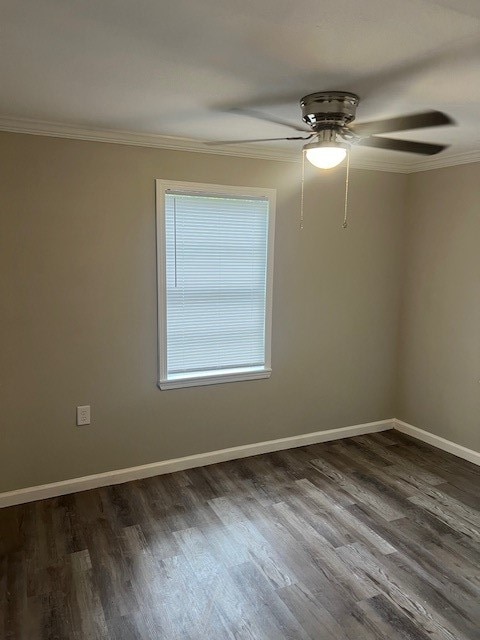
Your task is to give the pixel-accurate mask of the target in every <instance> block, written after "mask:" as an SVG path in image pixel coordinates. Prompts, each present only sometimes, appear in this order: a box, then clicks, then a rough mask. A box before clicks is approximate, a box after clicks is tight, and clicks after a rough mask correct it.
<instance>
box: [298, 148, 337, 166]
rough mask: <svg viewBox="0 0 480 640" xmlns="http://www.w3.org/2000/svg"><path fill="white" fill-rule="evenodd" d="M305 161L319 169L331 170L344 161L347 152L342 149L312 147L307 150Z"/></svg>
mask: <svg viewBox="0 0 480 640" xmlns="http://www.w3.org/2000/svg"><path fill="white" fill-rule="evenodd" d="M306 153H307V160H308V161H309V162H311V163H312V164H313V165H314V166H315V167H318V168H319V169H332V168H333V167H336V166H337V165H338V164H340V163H341V162H342V160H345V157H346V155H347V150H346V149H344V148H343V147H327V146H325V147H324V146H322V147H313V148H311V149H307V152H306Z"/></svg>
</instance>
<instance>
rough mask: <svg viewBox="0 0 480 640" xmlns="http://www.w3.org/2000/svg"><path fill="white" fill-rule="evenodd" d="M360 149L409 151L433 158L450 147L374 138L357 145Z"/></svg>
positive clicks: (361, 141) (366, 139)
mask: <svg viewBox="0 0 480 640" xmlns="http://www.w3.org/2000/svg"><path fill="white" fill-rule="evenodd" d="M356 146H360V147H375V148H377V149H388V150H390V151H407V152H408V153H418V154H421V155H423V156H433V155H435V154H436V153H440V151H443V150H444V149H447V148H448V147H449V145H448V144H430V143H429V142H414V141H413V140H397V139H395V138H380V137H378V138H377V137H376V136H373V137H371V138H365V139H364V140H360V141H359V142H357V143H356Z"/></svg>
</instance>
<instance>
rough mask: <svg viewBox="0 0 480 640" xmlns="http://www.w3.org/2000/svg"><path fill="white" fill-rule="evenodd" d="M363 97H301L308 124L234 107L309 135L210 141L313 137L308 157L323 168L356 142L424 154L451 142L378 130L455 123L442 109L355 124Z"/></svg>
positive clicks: (319, 94)
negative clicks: (399, 136)
mask: <svg viewBox="0 0 480 640" xmlns="http://www.w3.org/2000/svg"><path fill="white" fill-rule="evenodd" d="M359 102H360V98H359V97H358V96H357V95H356V94H355V93H350V92H348V91H320V92H317V93H311V94H309V95H307V96H304V97H303V98H302V99H301V100H300V106H301V109H302V120H303V122H304V123H305V125H308V127H307V126H305V125H295V124H291V123H290V122H286V121H284V120H281V119H278V118H275V117H271V116H269V115H266V114H263V113H261V112H257V111H254V110H251V109H233V110H232V111H233V112H235V113H240V114H245V115H248V116H251V117H254V118H259V119H260V120H266V121H267V122H274V123H275V124H281V125H284V126H287V127H290V128H291V129H294V130H295V131H299V132H302V133H304V134H308V135H302V136H289V137H286V138H259V139H255V140H222V141H215V142H206V143H205V144H207V145H225V144H245V143H249V142H270V141H274V140H311V142H308V143H307V144H305V145H304V147H303V149H304V151H305V153H306V157H307V160H309V161H310V162H311V163H312V164H313V165H315V166H316V167H319V168H320V169H330V168H332V167H336V166H337V165H338V164H340V163H341V162H342V161H343V160H344V159H345V157H346V155H347V152H348V151H349V150H350V148H351V147H352V146H353V145H356V146H361V147H376V148H379V149H388V150H391V151H407V152H409V153H416V154H420V155H427V156H430V155H434V154H436V153H439V152H440V151H443V150H444V149H446V148H447V147H448V145H441V144H431V143H427V142H414V141H412V140H398V139H396V138H385V137H383V136H381V137H380V136H379V135H378V134H383V133H389V132H394V131H407V130H410V129H423V128H426V127H438V126H441V125H447V124H454V122H453V120H452V119H451V118H450V117H449V116H448V115H446V114H444V113H442V112H440V111H425V112H423V113H416V114H410V115H406V116H399V117H395V118H387V119H385V120H374V121H372V122H361V123H358V124H354V122H353V121H354V120H355V117H356V111H357V107H358V104H359Z"/></svg>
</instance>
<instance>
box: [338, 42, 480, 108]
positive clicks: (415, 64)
mask: <svg viewBox="0 0 480 640" xmlns="http://www.w3.org/2000/svg"><path fill="white" fill-rule="evenodd" d="M479 61H480V41H479V39H478V36H477V35H475V36H472V37H468V38H462V39H460V40H456V41H453V42H450V43H449V44H443V45H442V46H441V47H438V48H436V49H430V51H427V52H426V53H424V54H423V55H420V56H418V55H417V56H414V57H413V58H408V59H407V60H405V61H403V62H400V63H398V64H396V65H391V66H389V67H388V68H385V69H383V70H381V71H376V72H375V73H373V74H366V75H364V76H363V77H359V78H357V79H352V80H351V82H350V84H349V86H350V87H351V89H350V90H351V91H353V92H354V93H357V94H358V95H359V96H360V97H361V99H362V101H365V100H367V99H368V98H372V97H373V98H375V97H377V96H378V97H380V96H382V99H385V98H384V96H385V95H388V93H389V91H390V92H391V91H392V89H395V87H396V86H397V87H399V88H401V87H402V86H404V85H405V84H406V83H409V82H411V81H412V80H416V79H418V78H421V77H422V76H424V75H425V74H427V73H431V72H436V71H439V70H442V69H445V73H448V70H449V69H451V67H452V65H453V66H455V65H457V66H458V65H465V64H470V65H474V64H478V63H479ZM344 84H345V83H344Z"/></svg>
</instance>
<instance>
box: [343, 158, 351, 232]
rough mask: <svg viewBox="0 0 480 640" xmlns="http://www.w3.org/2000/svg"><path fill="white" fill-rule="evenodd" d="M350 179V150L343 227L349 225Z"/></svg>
mask: <svg viewBox="0 0 480 640" xmlns="http://www.w3.org/2000/svg"><path fill="white" fill-rule="evenodd" d="M349 179H350V152H348V153H347V173H346V176H345V212H344V216H343V224H342V228H343V229H346V228H347V227H348V182H349Z"/></svg>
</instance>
